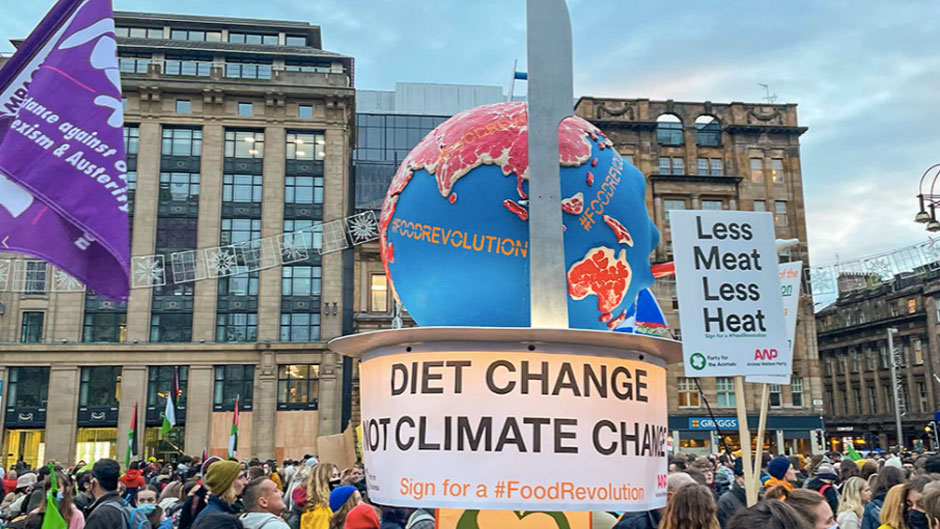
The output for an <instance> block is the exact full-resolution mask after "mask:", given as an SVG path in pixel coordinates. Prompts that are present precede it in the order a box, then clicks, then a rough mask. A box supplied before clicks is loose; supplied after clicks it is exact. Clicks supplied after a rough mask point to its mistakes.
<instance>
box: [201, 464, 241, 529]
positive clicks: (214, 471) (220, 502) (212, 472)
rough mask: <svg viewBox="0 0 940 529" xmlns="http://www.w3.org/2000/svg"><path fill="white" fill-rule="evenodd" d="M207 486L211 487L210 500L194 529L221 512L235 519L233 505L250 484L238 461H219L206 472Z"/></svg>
mask: <svg viewBox="0 0 940 529" xmlns="http://www.w3.org/2000/svg"><path fill="white" fill-rule="evenodd" d="M204 481H205V484H206V486H208V487H209V492H210V494H209V499H208V502H207V503H206V506H205V508H203V509H202V512H200V513H199V516H197V517H196V519H195V520H194V521H193V527H195V526H197V525H198V524H199V521H200V520H201V519H203V518H205V517H206V516H208V515H209V514H210V513H214V512H219V513H224V514H228V515H230V516H232V518H233V519H234V518H235V509H233V508H232V504H234V503H235V500H237V499H238V495H239V494H241V493H242V490H244V489H245V485H247V484H248V477H247V476H246V475H245V472H244V467H243V466H242V464H241V463H239V462H237V461H218V462H215V463H213V464H212V466H210V467H209V469H208V470H207V471H206V476H205V480H204Z"/></svg>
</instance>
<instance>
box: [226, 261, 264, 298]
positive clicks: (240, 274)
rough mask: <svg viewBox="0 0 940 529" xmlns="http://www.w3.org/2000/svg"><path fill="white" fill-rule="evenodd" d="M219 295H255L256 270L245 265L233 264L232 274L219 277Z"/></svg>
mask: <svg viewBox="0 0 940 529" xmlns="http://www.w3.org/2000/svg"><path fill="white" fill-rule="evenodd" d="M219 295H220V296H257V295H258V271H257V270H255V271H252V272H249V271H248V267H247V266H233V267H232V275H230V276H225V277H220V278H219Z"/></svg>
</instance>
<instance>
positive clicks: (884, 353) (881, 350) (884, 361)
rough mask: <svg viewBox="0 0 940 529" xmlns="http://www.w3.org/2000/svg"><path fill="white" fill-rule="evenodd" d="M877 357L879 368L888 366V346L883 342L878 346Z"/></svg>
mask: <svg viewBox="0 0 940 529" xmlns="http://www.w3.org/2000/svg"><path fill="white" fill-rule="evenodd" d="M878 359H879V360H880V361H881V369H888V368H889V367H890V364H888V348H887V347H886V346H885V345H884V344H881V345H880V346H878Z"/></svg>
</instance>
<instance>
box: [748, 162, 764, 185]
mask: <svg viewBox="0 0 940 529" xmlns="http://www.w3.org/2000/svg"><path fill="white" fill-rule="evenodd" d="M763 181H764V160H763V158H751V182H754V183H755V184H756V183H760V182H763Z"/></svg>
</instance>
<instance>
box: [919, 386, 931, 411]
mask: <svg viewBox="0 0 940 529" xmlns="http://www.w3.org/2000/svg"><path fill="white" fill-rule="evenodd" d="M917 395H918V396H919V397H920V411H921V413H927V412H928V411H930V410H929V409H928V407H927V385H926V384H924V383H923V382H918V383H917Z"/></svg>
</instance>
